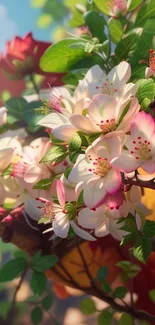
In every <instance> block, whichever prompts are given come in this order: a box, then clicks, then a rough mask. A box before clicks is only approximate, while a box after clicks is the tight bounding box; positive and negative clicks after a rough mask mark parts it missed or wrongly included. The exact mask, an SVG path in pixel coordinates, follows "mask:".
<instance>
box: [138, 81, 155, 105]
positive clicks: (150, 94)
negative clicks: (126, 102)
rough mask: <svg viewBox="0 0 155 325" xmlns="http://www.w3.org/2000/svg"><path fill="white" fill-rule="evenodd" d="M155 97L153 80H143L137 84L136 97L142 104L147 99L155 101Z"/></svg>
mask: <svg viewBox="0 0 155 325" xmlns="http://www.w3.org/2000/svg"><path fill="white" fill-rule="evenodd" d="M154 95H155V84H154V81H153V80H152V79H148V80H146V79H141V80H139V81H138V82H137V92H136V97H137V98H138V101H139V103H140V104H141V103H142V101H143V100H144V99H145V98H148V99H150V100H151V101H152V100H153V98H154Z"/></svg>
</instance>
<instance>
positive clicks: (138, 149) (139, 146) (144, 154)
mask: <svg viewBox="0 0 155 325" xmlns="http://www.w3.org/2000/svg"><path fill="white" fill-rule="evenodd" d="M132 143H133V144H134V145H135V146H134V148H133V150H132V151H130V153H131V154H132V155H134V156H136V159H142V160H149V159H151V146H150V142H149V141H147V140H142V139H141V137H137V140H133V142H132Z"/></svg>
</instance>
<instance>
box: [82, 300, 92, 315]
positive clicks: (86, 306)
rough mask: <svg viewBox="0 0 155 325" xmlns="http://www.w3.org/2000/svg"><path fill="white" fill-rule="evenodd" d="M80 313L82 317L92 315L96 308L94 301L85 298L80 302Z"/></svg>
mask: <svg viewBox="0 0 155 325" xmlns="http://www.w3.org/2000/svg"><path fill="white" fill-rule="evenodd" d="M80 311H81V312H82V313H83V314H84V315H91V314H94V313H95V312H96V307H95V303H94V301H93V300H92V299H90V298H86V299H84V300H82V301H81V303H80Z"/></svg>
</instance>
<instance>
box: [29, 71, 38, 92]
mask: <svg viewBox="0 0 155 325" xmlns="http://www.w3.org/2000/svg"><path fill="white" fill-rule="evenodd" d="M30 81H31V82H32V85H33V88H34V90H35V92H36V93H37V94H38V96H39V88H38V86H37V84H36V82H35V79H34V75H33V74H30Z"/></svg>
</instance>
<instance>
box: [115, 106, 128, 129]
mask: <svg viewBox="0 0 155 325" xmlns="http://www.w3.org/2000/svg"><path fill="white" fill-rule="evenodd" d="M129 108H130V102H129V103H128V104H127V105H126V106H125V108H124V110H123V112H122V114H121V116H120V117H119V120H118V122H117V125H120V123H121V122H122V120H123V118H124V116H125V115H126V114H127V113H128V110H129Z"/></svg>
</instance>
